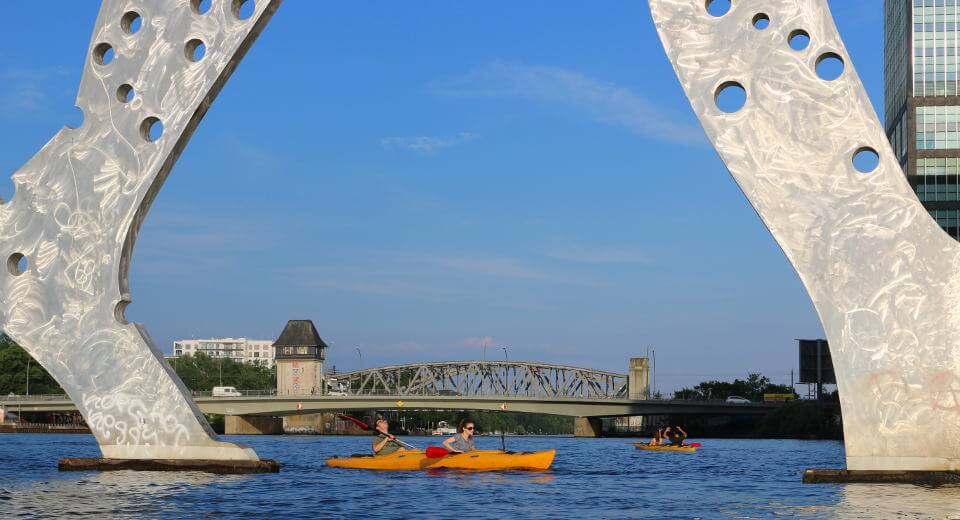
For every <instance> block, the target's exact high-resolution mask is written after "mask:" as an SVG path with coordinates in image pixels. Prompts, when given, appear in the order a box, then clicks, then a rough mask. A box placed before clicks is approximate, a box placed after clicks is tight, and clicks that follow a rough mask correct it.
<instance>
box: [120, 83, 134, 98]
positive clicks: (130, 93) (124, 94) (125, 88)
mask: <svg viewBox="0 0 960 520" xmlns="http://www.w3.org/2000/svg"><path fill="white" fill-rule="evenodd" d="M135 96H136V92H134V90H133V87H132V86H130V85H128V84H126V83H124V84H123V85H120V86H119V87H117V101H119V102H121V103H129V102H131V101H133V98H134V97H135Z"/></svg>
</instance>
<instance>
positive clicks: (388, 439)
mask: <svg viewBox="0 0 960 520" xmlns="http://www.w3.org/2000/svg"><path fill="white" fill-rule="evenodd" d="M374 429H375V430H376V434H377V436H376V437H374V438H373V446H372V448H373V454H374V455H390V454H391V453H396V452H398V451H406V450H405V449H404V447H403V446H401V445H400V443H399V442H397V438H396V437H394V436H393V435H390V423H388V422H387V420H386V419H384V418H383V417H377V422H375V423H374Z"/></svg>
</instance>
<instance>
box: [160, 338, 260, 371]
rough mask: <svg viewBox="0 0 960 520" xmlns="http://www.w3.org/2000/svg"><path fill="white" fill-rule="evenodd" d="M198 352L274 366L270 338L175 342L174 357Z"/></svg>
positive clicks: (184, 340)
mask: <svg viewBox="0 0 960 520" xmlns="http://www.w3.org/2000/svg"><path fill="white" fill-rule="evenodd" d="M197 353H203V354H206V355H208V356H210V357H212V358H227V359H232V360H233V361H236V362H238V363H246V364H248V365H260V366H264V367H273V364H274V355H273V354H274V348H273V341H270V340H268V339H247V338H214V339H181V340H177V341H174V342H173V358H178V357H180V356H186V355H194V354H197Z"/></svg>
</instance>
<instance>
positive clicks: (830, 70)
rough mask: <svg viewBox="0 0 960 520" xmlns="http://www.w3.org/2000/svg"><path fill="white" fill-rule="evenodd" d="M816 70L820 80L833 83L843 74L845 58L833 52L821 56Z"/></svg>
mask: <svg viewBox="0 0 960 520" xmlns="http://www.w3.org/2000/svg"><path fill="white" fill-rule="evenodd" d="M816 68H817V76H819V77H820V79H824V80H827V81H833V80H835V79H837V78H839V77H840V76H841V75H842V74H843V58H841V57H840V56H839V55H838V54H836V53H833V52H827V53H825V54H821V55H820V57H819V58H817V67H816Z"/></svg>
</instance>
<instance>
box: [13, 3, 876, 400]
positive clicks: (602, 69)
mask: <svg viewBox="0 0 960 520" xmlns="http://www.w3.org/2000/svg"><path fill="white" fill-rule="evenodd" d="M831 7H832V8H833V9H834V17H835V19H836V21H837V24H838V25H839V27H840V30H841V33H842V35H843V36H844V39H845V40H846V44H847V47H848V50H849V52H850V54H851V55H852V57H853V60H854V65H855V66H856V68H857V71H858V72H859V74H860V76H861V78H862V79H863V80H864V82H865V84H866V86H867V89H868V90H869V92H870V94H871V97H872V98H873V100H874V103H875V106H876V107H878V108H880V107H882V54H881V53H882V50H881V49H882V13H881V5H880V3H879V2H875V1H866V0H857V1H852V0H843V1H842V2H840V1H833V2H831ZM97 9H98V3H97V2H93V1H88V2H62V3H58V4H57V14H56V16H50V15H49V12H48V10H47V8H46V7H44V6H42V5H40V4H37V5H34V4H33V3H29V2H21V3H13V4H10V5H8V6H5V15H6V17H5V18H6V23H5V24H4V25H5V28H4V31H3V32H2V33H0V138H2V142H3V143H4V144H3V146H0V168H2V169H4V170H5V171H6V172H7V173H8V174H9V173H13V172H14V171H16V169H17V168H19V167H20V166H21V165H22V164H23V163H24V162H25V161H26V160H27V159H29V157H30V156H32V155H33V154H34V153H35V152H36V151H37V150H38V149H39V148H40V147H41V146H42V145H43V144H44V143H45V142H46V141H47V140H49V139H50V138H51V137H52V136H53V135H54V134H55V133H56V131H57V130H58V129H59V128H60V127H61V126H62V125H63V124H67V123H74V124H75V123H76V122H78V118H79V117H80V116H79V114H78V111H77V110H76V109H75V108H74V107H73V102H74V99H75V93H76V88H77V85H78V83H79V78H80V72H81V68H82V64H83V60H84V58H85V54H86V50H87V43H88V41H89V37H90V31H91V28H92V26H93V22H94V20H95V18H96V14H97ZM880 112H881V113H882V111H880ZM0 177H2V183H0V196H3V197H4V198H5V199H6V198H8V197H9V196H10V193H11V191H12V185H11V183H10V181H9V179H8V177H7V176H6V175H3V176H0ZM131 289H132V294H133V304H131V305H130V307H129V308H128V310H127V317H128V318H130V319H131V320H134V321H138V322H142V323H144V324H145V325H146V326H147V328H148V330H149V331H150V333H151V335H152V336H153V338H154V340H155V341H156V342H157V343H158V345H159V346H160V347H161V348H162V349H163V350H167V351H168V350H169V349H170V347H171V345H172V342H173V340H174V339H176V338H183V337H209V336H247V337H253V338H265V339H272V338H275V337H276V336H277V335H278V334H279V332H280V330H281V329H282V327H283V325H284V323H285V322H286V320H287V319H293V318H309V319H312V320H313V321H314V322H315V323H316V325H317V327H318V329H319V330H320V333H321V335H322V336H323V337H324V339H325V340H326V341H327V342H328V343H329V344H330V345H331V349H330V351H329V352H328V359H329V362H330V363H332V364H334V365H336V366H337V368H338V369H341V370H347V369H353V368H356V367H357V366H358V365H359V364H360V363H361V359H360V358H359V356H358V355H357V351H356V347H359V348H360V351H361V352H362V355H363V359H362V362H363V364H364V365H366V366H373V365H381V364H388V363H401V362H414V361H421V360H440V359H467V358H480V357H481V356H482V350H483V349H482V345H483V344H488V345H491V346H490V348H489V349H488V350H487V356H488V357H502V356H503V351H502V350H500V347H501V346H503V345H506V346H507V347H508V352H509V356H510V358H511V359H526V360H537V361H550V362H557V363H567V364H573V365H579V366H587V367H595V368H603V369H610V370H616V371H623V372H625V371H626V367H627V359H628V358H629V357H631V356H637V355H643V354H644V353H645V352H646V350H647V347H648V346H649V347H650V348H652V349H655V350H656V356H657V369H658V370H657V371H658V374H657V382H658V386H659V387H660V388H661V389H662V390H672V389H674V388H677V387H679V386H682V385H686V384H694V383H696V382H698V381H701V380H703V379H707V378H720V379H724V378H726V379H730V378H732V377H734V376H742V375H744V374H746V372H748V371H760V372H763V373H765V374H767V375H769V376H771V377H772V378H773V379H774V380H776V381H778V382H787V381H789V372H790V369H791V368H795V366H796V362H797V361H796V360H797V351H796V343H795V341H794V338H800V337H821V336H822V330H821V326H820V324H819V321H818V319H817V317H816V314H815V312H814V310H813V307H812V305H811V303H810V300H809V297H808V296H807V294H806V292H805V291H804V289H803V287H802V286H801V284H800V282H799V280H798V278H797V276H796V274H795V273H794V271H793V269H792V268H791V267H790V265H789V264H788V262H787V261H786V259H785V258H784V256H783V255H782V253H781V252H780V250H779V249H778V247H777V246H776V244H775V243H774V241H773V239H772V238H771V237H770V236H769V234H768V232H767V230H766V229H765V228H764V227H763V225H762V224H761V222H760V220H759V219H758V217H757V216H756V214H755V213H754V212H753V210H752V209H751V208H750V206H749V204H748V203H747V201H746V199H745V198H744V197H743V196H742V194H741V193H740V192H739V190H738V188H737V187H736V185H735V184H734V182H733V180H732V179H731V178H730V176H729V174H728V173H727V172H726V169H725V168H724V166H723V164H722V163H721V162H720V160H719V159H718V157H717V155H716V153H715V152H714V151H713V150H712V148H711V147H710V146H709V144H708V143H707V141H706V139H705V137H704V135H703V132H702V130H701V129H700V128H699V126H698V124H697V122H696V119H695V117H694V115H693V113H692V111H691V110H690V107H689V104H688V103H687V101H686V99H685V98H684V96H683V92H682V90H681V89H680V87H679V85H678V83H677V80H676V78H675V76H674V74H673V71H672V69H671V68H670V65H669V63H668V61H667V59H666V57H665V56H664V54H663V51H662V48H661V46H660V43H659V40H658V39H657V35H656V32H655V30H654V27H653V24H652V22H651V19H650V15H649V12H648V9H647V5H646V2H644V1H640V0H634V1H629V2H624V1H611V2H604V3H602V4H598V3H595V2H584V1H577V2H574V1H559V2H558V1H546V0H527V1H524V2H515V1H514V2H508V1H497V0H493V1H491V0H484V1H482V2H480V1H462V2H447V1H440V0H424V1H420V2H414V3H407V2H404V3H400V2H388V1H361V0H356V1H352V2H308V1H305V0H287V1H286V2H285V3H284V5H283V6H282V7H281V8H280V10H279V11H278V12H277V14H276V16H275V17H274V19H273V21H272V22H271V24H270V25H269V26H268V28H267V30H266V31H264V33H263V34H262V36H261V37H260V39H259V40H258V42H257V44H256V45H255V46H254V47H253V49H252V50H251V52H250V53H249V54H248V55H247V57H246V59H245V60H244V62H243V63H242V64H241V66H240V67H239V69H238V70H237V72H236V73H235V74H234V76H233V78H232V79H231V81H230V82H229V83H228V84H227V87H226V88H225V89H224V91H223V92H222V94H221V95H220V97H219V98H218V99H217V100H216V102H215V103H214V105H213V108H212V109H211V110H210V112H209V113H208V114H207V116H206V118H205V119H204V121H203V123H202V125H201V126H200V128H199V130H198V131H197V132H196V134H195V135H194V137H193V139H192V141H191V142H190V144H189V146H188V147H187V149H186V151H185V152H184V154H183V156H182V157H181V159H180V162H179V163H178V164H177V166H176V167H175V169H174V171H173V173H172V174H171V176H170V178H169V179H168V180H167V182H166V185H165V186H164V188H163V190H162V191H161V193H160V196H159V197H158V199H157V201H156V202H155V204H154V206H153V208H152V209H151V211H150V214H149V215H148V218H147V220H146V223H145V225H144V227H143V229H142V231H141V234H140V238H139V240H138V242H137V245H136V249H135V252H134V262H133V267H132V271H131Z"/></svg>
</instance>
